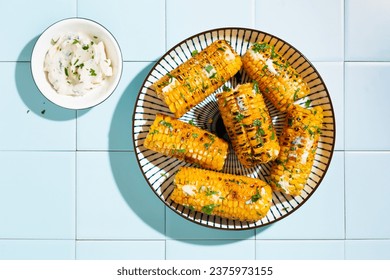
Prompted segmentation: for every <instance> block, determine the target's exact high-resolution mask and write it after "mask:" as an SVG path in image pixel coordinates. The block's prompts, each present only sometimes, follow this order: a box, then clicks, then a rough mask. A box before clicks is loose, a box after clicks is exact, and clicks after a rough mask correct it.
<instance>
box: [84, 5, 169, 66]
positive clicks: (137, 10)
mask: <svg viewBox="0 0 390 280" xmlns="http://www.w3.org/2000/svg"><path fill="white" fill-rule="evenodd" d="M77 4H78V16H80V17H86V18H90V19H93V20H95V21H97V22H99V23H100V24H102V25H104V26H105V27H106V28H107V29H108V30H109V31H110V32H111V33H112V34H113V35H114V37H115V38H116V39H117V40H118V43H119V45H120V47H121V50H122V56H123V59H124V60H135V61H151V60H156V59H157V58H158V57H160V56H161V55H162V54H163V53H164V52H165V0H143V1H128V0H114V1H110V3H109V5H108V3H107V2H105V1H99V2H96V1H94V0H78V1H77Z"/></svg>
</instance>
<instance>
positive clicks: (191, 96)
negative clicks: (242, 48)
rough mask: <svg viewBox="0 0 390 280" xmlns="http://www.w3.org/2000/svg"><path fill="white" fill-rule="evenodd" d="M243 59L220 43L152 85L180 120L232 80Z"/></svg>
mask: <svg viewBox="0 0 390 280" xmlns="http://www.w3.org/2000/svg"><path fill="white" fill-rule="evenodd" d="M241 65H242V62H241V57H240V56H239V55H238V54H237V53H236V52H235V51H234V50H233V48H232V47H231V46H230V45H229V44H228V43H227V42H226V41H224V40H218V41H215V42H213V43H212V44H211V45H209V46H208V47H206V48H205V49H204V50H203V51H201V52H199V53H197V54H194V55H193V57H191V58H189V59H188V60H187V61H186V62H184V63H183V64H181V65H179V66H178V67H177V68H175V69H174V70H172V71H171V72H169V73H168V74H166V75H165V76H163V77H162V78H161V79H159V80H158V81H157V82H155V83H154V84H153V86H154V89H155V91H156V93H157V95H158V97H159V98H161V99H162V100H163V101H164V102H165V103H166V105H167V106H168V107H169V109H170V110H171V112H172V113H174V114H175V117H176V118H180V117H181V116H182V115H184V114H185V113H186V112H187V111H189V110H190V109H191V108H192V107H194V106H196V105H197V104H198V103H200V102H201V101H203V100H204V99H205V98H206V97H207V96H208V95H210V94H211V93H213V92H214V91H215V90H216V89H218V88H219V87H220V86H222V85H223V84H224V83H225V82H226V81H227V80H228V79H230V78H231V77H233V76H234V75H235V74H236V73H237V72H238V70H240V68H241Z"/></svg>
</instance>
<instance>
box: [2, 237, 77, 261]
mask: <svg viewBox="0 0 390 280" xmlns="http://www.w3.org/2000/svg"><path fill="white" fill-rule="evenodd" d="M74 259H75V241H73V240H0V260H74Z"/></svg>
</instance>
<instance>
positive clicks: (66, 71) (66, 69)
mask: <svg viewBox="0 0 390 280" xmlns="http://www.w3.org/2000/svg"><path fill="white" fill-rule="evenodd" d="M64 70H65V76H67V77H69V73H68V68H67V67H65V69H64Z"/></svg>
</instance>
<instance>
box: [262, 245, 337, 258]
mask: <svg viewBox="0 0 390 280" xmlns="http://www.w3.org/2000/svg"><path fill="white" fill-rule="evenodd" d="M256 259H258V260H342V259H344V241H342V240H295V241H292V240H269V241H259V240H258V241H256Z"/></svg>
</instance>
